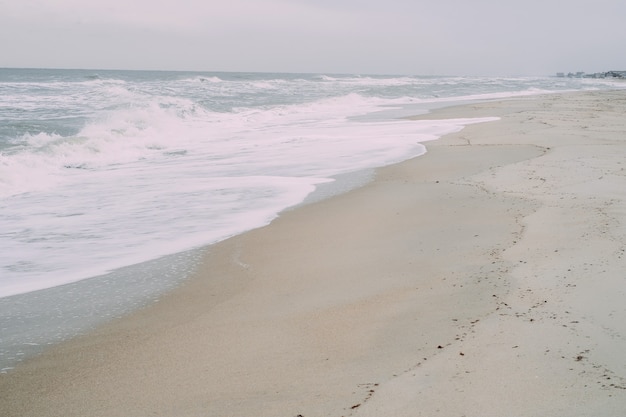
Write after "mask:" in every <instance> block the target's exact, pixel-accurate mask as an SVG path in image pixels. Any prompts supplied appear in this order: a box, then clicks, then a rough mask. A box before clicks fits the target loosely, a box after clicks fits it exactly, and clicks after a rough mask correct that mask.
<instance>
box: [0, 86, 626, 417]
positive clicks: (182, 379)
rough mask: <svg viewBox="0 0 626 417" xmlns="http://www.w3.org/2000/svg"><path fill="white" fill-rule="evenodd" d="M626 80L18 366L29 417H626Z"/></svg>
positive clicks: (535, 104)
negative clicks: (623, 88)
mask: <svg viewBox="0 0 626 417" xmlns="http://www.w3.org/2000/svg"><path fill="white" fill-rule="evenodd" d="M624 114H626V91H616V92H587V93H572V94H559V95H549V96H542V97H528V98H522V99H514V100H507V101H502V102H487V103H481V104H475V105H469V106H462V107H454V108H448V109H442V110H439V111H437V112H435V113H433V114H430V115H426V116H421V117H422V118H449V117H455V118H456V117H459V118H466V117H490V116H497V117H500V118H501V119H500V120H499V121H495V122H488V123H481V124H476V125H470V126H467V127H466V128H465V129H464V130H462V131H461V132H459V133H457V134H453V135H449V136H446V137H445V138H443V139H441V140H438V141H435V142H428V143H427V144H426V146H427V147H428V153H427V154H426V155H424V156H421V157H418V158H415V159H413V160H410V161H406V162H404V163H401V164H397V165H394V166H390V167H385V168H382V169H380V170H378V171H377V174H376V179H375V181H373V182H372V183H370V184H368V185H366V186H364V187H361V188H359V189H356V190H353V191H351V192H349V193H346V194H342V195H340V196H336V197H333V198H331V199H328V200H324V201H321V202H318V203H315V204H311V205H308V206H304V207H299V208H297V209H294V210H290V211H287V212H285V213H283V214H282V215H281V216H280V217H279V218H278V219H277V220H275V221H274V222H273V223H272V224H270V225H269V226H266V227H263V228H260V229H257V230H254V231H251V232H249V233H246V234H243V235H240V236H236V237H234V238H231V239H229V240H227V241H224V242H221V243H220V244H217V245H214V246H212V247H211V248H210V249H209V250H208V252H207V255H206V258H205V260H204V262H203V266H202V267H201V268H200V270H199V271H198V272H197V274H196V275H195V276H194V277H193V278H192V279H190V280H188V281H187V282H185V283H184V284H183V285H182V286H181V287H180V288H178V289H177V290H175V291H173V292H171V293H169V294H168V295H167V296H164V297H162V299H161V300H160V301H159V302H158V303H155V304H154V305H151V306H150V307H147V308H145V309H142V310H140V311H138V312H136V313H133V314H131V315H129V316H127V317H124V318H123V319H120V320H116V321H113V322H111V323H109V324H107V325H105V326H102V327H100V328H98V329H96V330H95V331H94V332H92V333H90V334H88V335H86V336H83V337H79V338H76V339H74V340H72V341H70V342H67V343H63V344H61V345H59V346H57V347H54V348H52V349H50V350H48V351H47V352H45V353H44V354H42V355H40V356H38V357H36V358H34V359H32V360H29V361H26V362H24V363H23V364H21V365H20V366H18V367H17V368H16V369H15V370H14V371H13V372H11V373H9V374H6V375H0V415H7V416H9V415H11V416H12V415H15V416H44V415H45V416H86V415H98V416H154V415H159V416H288V417H289V416H291V417H295V416H297V415H302V416H304V417H312V416H337V417H340V416H348V415H354V416H422V415H423V416H433V415H442V416H455V415H458V416H461V415H465V416H477V417H478V416H481V417H484V416H494V417H495V416H503V415H506V416H539V415H541V416H546V415H547V416H578V415H580V416H588V415H602V416H618V415H622V414H623V410H624V409H626V356H625V355H623V352H625V351H626V303H624V302H623V300H624V296H625V292H626V285H625V284H626V275H624V273H623V271H625V270H626V260H625V259H624V251H625V250H626V225H625V219H626V201H625V200H626V172H625V171H624V168H626V160H625V159H624V155H626V152H625V151H626V119H625V118H624Z"/></svg>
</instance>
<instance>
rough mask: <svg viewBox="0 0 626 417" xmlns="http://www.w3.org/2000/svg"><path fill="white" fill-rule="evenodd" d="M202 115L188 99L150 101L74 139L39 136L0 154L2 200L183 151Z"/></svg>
mask: <svg viewBox="0 0 626 417" xmlns="http://www.w3.org/2000/svg"><path fill="white" fill-rule="evenodd" d="M198 113H200V114H201V115H202V116H206V114H205V113H206V112H204V111H203V110H202V109H199V108H197V107H196V106H195V105H194V104H193V103H192V102H190V101H188V100H184V99H169V100H167V101H163V100H159V101H152V102H149V103H147V104H145V105H143V106H130V107H126V108H118V109H116V110H111V111H109V112H106V113H103V114H101V115H100V116H99V117H98V119H97V120H93V121H91V122H89V123H88V124H87V125H86V126H85V127H83V128H82V129H81V130H80V132H78V133H77V134H76V135H72V136H60V135H58V134H47V133H39V134H35V135H31V134H26V135H24V136H23V137H22V138H20V140H19V143H20V144H21V145H20V146H19V147H14V148H12V149H9V150H5V152H4V153H2V154H0V196H6V195H12V194H16V193H22V192H29V191H33V190H40V189H46V188H49V187H50V186H52V185H54V184H57V183H59V182H62V181H63V177H66V176H68V175H76V174H75V173H74V174H70V173H69V172H68V170H76V169H82V170H90V169H99V168H104V167H110V166H114V165H119V164H127V163H132V162H136V161H141V160H146V159H154V158H162V157H164V156H170V155H172V154H176V153H178V154H180V153H184V152H185V147H186V144H187V143H188V142H189V141H190V140H192V139H193V136H194V135H196V134H197V131H195V132H196V133H193V132H194V124H196V123H197V121H198V120H197V119H198Z"/></svg>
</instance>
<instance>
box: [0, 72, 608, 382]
mask: <svg viewBox="0 0 626 417" xmlns="http://www.w3.org/2000/svg"><path fill="white" fill-rule="evenodd" d="M615 87H616V84H615V82H612V81H610V80H596V79H570V78H556V77H543V78H541V77H534V78H519V77H518V78H515V77H510V78H494V77H434V76H428V77H423V76H379V75H376V76H374V75H356V74H352V75H346V74H343V75H336V74H269V73H210V72H165V71H112V70H106V71H105V70H102V71H97V70H48V69H0V332H1V333H0V370H3V371H7V370H9V369H10V368H11V367H12V366H13V364H14V363H15V362H17V361H19V360H20V359H21V358H23V357H27V356H28V355H29V354H32V353H36V352H37V351H39V350H41V349H42V347H43V346H45V345H47V344H51V343H56V342H58V341H60V340H64V339H66V338H68V337H72V336H73V335H76V334H78V333H80V332H81V331H83V330H84V329H86V328H88V327H89V326H92V325H94V324H95V323H98V322H100V321H102V320H106V319H108V318H110V317H116V316H119V315H121V314H124V312H126V311H128V310H129V309H132V308H136V307H138V306H140V305H144V304H145V303H148V302H152V301H154V300H155V299H157V298H158V295H159V294H161V293H162V292H163V291H166V290H167V289H169V288H172V287H173V286H175V285H177V284H178V283H179V282H180V281H181V280H183V279H184V278H185V277H186V276H187V275H188V274H189V273H190V272H191V271H193V269H194V265H195V264H196V262H197V261H198V259H199V257H200V256H201V253H202V248H203V247H206V246H207V245H210V244H212V243H215V242H218V241H220V240H223V239H226V238H228V237H230V236H233V235H236V234H239V233H242V232H245V231H247V230H250V229H253V228H256V227H260V226H263V225H266V224H268V223H269V222H271V221H272V219H274V218H276V217H277V216H278V215H279V213H280V212H281V211H283V210H285V209H287V208H289V207H293V206H296V205H298V204H302V203H303V202H305V203H306V202H308V201H312V200H313V199H316V198H318V199H319V198H324V197H325V196H328V195H333V194H336V193H339V192H343V191H345V190H347V189H350V188H354V187H356V186H359V185H360V184H362V183H364V182H366V181H368V179H369V178H370V177H371V175H373V174H372V173H373V169H374V168H376V167H379V166H384V165H389V164H392V163H395V162H399V161H402V160H406V159H409V158H412V157H415V156H419V155H421V154H423V153H424V152H426V149H425V147H424V145H423V143H424V142H426V141H429V140H436V139H437V138H439V137H441V136H442V135H445V134H447V133H451V132H455V131H458V130H460V129H462V128H463V126H465V125H467V124H469V123H478V122H484V121H487V120H486V119H485V120H482V119H475V120H471V119H457V120H446V121H441V120H439V121H419V122H418V121H409V120H406V119H405V118H404V116H409V115H413V114H419V113H426V112H428V111H429V110H431V109H434V108H438V107H443V106H448V105H453V104H462V103H468V102H471V101H477V100H490V99H499V98H508V97H516V96H524V95H533V94H542V93H551V92H558V91H576V90H583V89H606V88H615Z"/></svg>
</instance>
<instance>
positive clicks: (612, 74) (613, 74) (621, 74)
mask: <svg viewBox="0 0 626 417" xmlns="http://www.w3.org/2000/svg"><path fill="white" fill-rule="evenodd" d="M556 76H557V77H559V78H564V77H568V78H622V79H626V71H607V72H595V73H593V74H586V73H584V72H582V71H579V72H576V73H574V72H568V73H567V75H565V73H564V72H557V73H556Z"/></svg>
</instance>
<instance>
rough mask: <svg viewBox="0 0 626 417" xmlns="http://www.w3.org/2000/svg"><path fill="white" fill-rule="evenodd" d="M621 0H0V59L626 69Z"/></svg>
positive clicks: (343, 68) (333, 68)
mask: <svg viewBox="0 0 626 417" xmlns="http://www.w3.org/2000/svg"><path fill="white" fill-rule="evenodd" d="M625 50H626V1H625V0H569V1H564V0H517V1H507V0H429V1H424V0H219V1H217V0H0V67H46V68H90V69H91V68H94V69H108V68H112V69H164V70H200V71H267V72H314V73H320V72H322V73H361V74H415V75H551V74H553V73H554V72H556V71H564V72H568V71H587V72H594V71H604V70H611V69H620V70H626V54H625V53H624V51H625Z"/></svg>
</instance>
